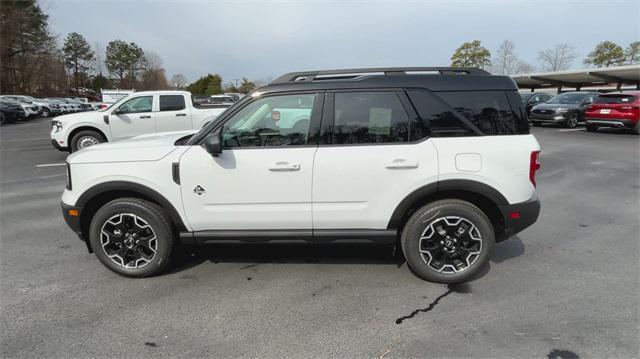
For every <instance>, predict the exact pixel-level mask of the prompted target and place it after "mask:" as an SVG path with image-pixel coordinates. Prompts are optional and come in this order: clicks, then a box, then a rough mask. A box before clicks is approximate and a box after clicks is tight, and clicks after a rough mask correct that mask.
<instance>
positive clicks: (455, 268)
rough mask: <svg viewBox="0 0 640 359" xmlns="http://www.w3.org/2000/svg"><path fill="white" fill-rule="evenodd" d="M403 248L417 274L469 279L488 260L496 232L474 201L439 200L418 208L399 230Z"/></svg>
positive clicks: (440, 278) (451, 280)
mask: <svg viewBox="0 0 640 359" xmlns="http://www.w3.org/2000/svg"><path fill="white" fill-rule="evenodd" d="M401 242H402V251H403V252H404V255H405V258H406V259H407V264H408V265H409V267H410V268H411V270H412V271H413V272H414V273H415V274H416V275H417V276H418V277H420V278H422V279H425V280H428V281H431V282H438V283H460V282H464V281H467V280H470V279H472V278H473V277H474V276H475V275H477V274H478V272H479V271H480V270H481V269H482V267H483V266H485V265H486V264H487V263H488V262H489V258H490V257H491V253H492V252H493V247H494V242H495V235H494V231H493V227H492V225H491V222H490V221H489V218H487V216H486V215H485V214H484V213H483V212H482V211H481V210H480V209H479V208H478V207H476V206H474V205H473V204H471V203H469V202H466V201H461V200H456V199H448V200H440V201H436V202H433V203H430V204H428V205H426V206H424V207H422V208H420V209H419V210H418V211H416V213H414V214H413V216H411V218H410V219H409V221H408V222H407V224H406V226H405V228H404V230H403V231H402V238H401Z"/></svg>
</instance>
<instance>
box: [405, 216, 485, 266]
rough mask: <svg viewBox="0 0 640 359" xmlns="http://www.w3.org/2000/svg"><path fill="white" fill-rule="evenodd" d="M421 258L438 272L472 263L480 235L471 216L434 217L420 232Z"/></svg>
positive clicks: (475, 256) (480, 247) (475, 255)
mask: <svg viewBox="0 0 640 359" xmlns="http://www.w3.org/2000/svg"><path fill="white" fill-rule="evenodd" d="M418 248H419V251H420V255H421V256H422V260H423V261H424V262H425V264H426V265H427V266H428V267H429V269H431V270H434V271H436V272H439V273H459V272H462V271H464V270H466V269H468V268H469V267H471V266H472V265H473V264H474V263H475V262H476V260H477V259H478V257H479V256H480V252H481V251H482V235H481V233H480V231H479V230H478V228H477V226H476V225H475V224H474V223H473V222H471V221H470V220H468V219H466V218H463V217H458V216H446V217H439V218H436V219H433V220H431V221H430V222H429V225H428V226H427V228H426V229H425V230H424V232H423V233H422V235H421V236H420V242H419V246H418Z"/></svg>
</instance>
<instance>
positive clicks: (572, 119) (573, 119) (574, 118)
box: [566, 112, 580, 128]
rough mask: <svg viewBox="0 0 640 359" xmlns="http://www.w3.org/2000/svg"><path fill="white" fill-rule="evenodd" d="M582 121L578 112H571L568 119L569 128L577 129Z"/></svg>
mask: <svg viewBox="0 0 640 359" xmlns="http://www.w3.org/2000/svg"><path fill="white" fill-rule="evenodd" d="M579 120H580V114H578V113H577V112H571V113H570V114H569V115H568V117H567V123H566V126H567V128H576V126H578V121H579Z"/></svg>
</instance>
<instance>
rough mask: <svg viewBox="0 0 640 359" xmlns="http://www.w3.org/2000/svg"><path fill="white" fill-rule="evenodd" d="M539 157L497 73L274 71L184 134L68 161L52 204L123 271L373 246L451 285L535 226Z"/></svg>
mask: <svg viewBox="0 0 640 359" xmlns="http://www.w3.org/2000/svg"><path fill="white" fill-rule="evenodd" d="M539 150H540V147H539V145H538V142H537V141H536V139H535V138H534V136H533V135H531V134H529V126H528V122H527V116H526V113H525V110H524V107H523V105H522V101H521V99H520V96H519V95H518V92H517V87H516V85H515V84H514V82H513V81H512V80H511V79H510V78H509V77H506V76H493V75H490V74H489V73H487V72H485V71H483V70H479V69H474V68H441V67H438V68H422V67H421V68H380V69H352V70H335V71H313V72H299V73H289V74H286V75H284V76H282V77H280V78H278V79H276V80H275V81H273V82H272V83H271V84H269V85H267V86H265V87H262V88H259V89H257V90H255V91H253V92H252V93H251V94H249V95H248V96H246V97H245V98H243V99H242V100H240V101H239V102H237V103H236V104H234V105H233V106H232V107H230V108H229V109H228V110H227V111H226V112H224V113H223V114H222V115H221V116H219V117H218V118H217V119H216V120H215V121H212V122H211V123H209V124H207V125H206V126H205V127H204V128H202V130H200V131H199V132H197V133H195V134H186V133H180V134H176V133H168V134H151V135H147V136H141V137H136V138H134V139H130V140H125V141H121V142H116V143H111V144H100V145H96V146H91V147H88V148H86V149H83V150H81V151H79V152H77V153H74V154H72V155H70V156H69V157H68V175H69V176H68V177H69V178H68V184H67V188H66V190H65V191H64V194H63V195H62V210H63V214H64V218H65V220H66V222H67V223H68V225H69V226H70V227H71V228H72V229H73V231H75V232H76V233H77V234H78V235H79V236H80V238H81V239H83V240H84V241H85V242H86V245H87V247H88V249H89V251H90V252H92V251H93V252H95V253H96V255H97V257H98V259H99V260H100V261H101V262H102V263H103V264H104V265H105V266H107V267H108V268H109V269H111V270H113V271H115V272H117V273H119V274H122V275H125V276H132V277H145V276H149V275H153V274H156V273H158V272H160V271H162V270H163V268H165V266H166V265H167V263H168V262H169V260H170V258H171V253H172V250H173V248H174V245H177V244H178V242H180V243H182V244H187V245H196V244H208V243H319V244H321V243H324V244H329V243H331V244H333V243H336V244H337V243H374V244H384V245H396V246H399V247H401V249H402V251H403V252H404V255H405V258H406V260H407V263H408V265H409V267H410V268H411V270H412V271H413V272H414V273H415V274H416V275H417V276H419V277H421V278H423V279H426V280H429V281H434V282H441V283H454V282H462V281H466V280H469V279H471V278H473V277H474V276H475V275H476V274H477V273H478V271H479V270H480V269H481V267H483V266H484V265H486V264H487V262H488V261H489V258H490V256H491V253H492V250H493V248H494V243H495V242H499V241H503V240H505V239H507V238H509V237H511V236H513V235H514V234H516V233H518V232H520V231H521V230H523V229H525V228H527V227H528V226H530V225H531V224H533V223H534V222H535V221H536V219H537V218H538V213H539V211H540V203H539V201H538V199H537V196H536V194H535V185H536V181H535V175H536V170H537V169H538V168H539V163H538V154H539Z"/></svg>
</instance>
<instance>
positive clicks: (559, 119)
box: [529, 113, 567, 123]
mask: <svg viewBox="0 0 640 359" xmlns="http://www.w3.org/2000/svg"><path fill="white" fill-rule="evenodd" d="M529 121H531V122H543V123H565V122H567V117H566V113H556V114H554V115H533V114H532V115H530V116H529Z"/></svg>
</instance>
